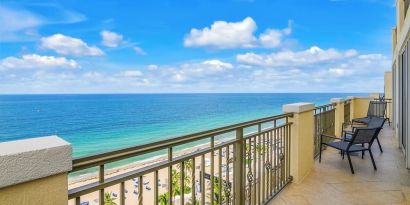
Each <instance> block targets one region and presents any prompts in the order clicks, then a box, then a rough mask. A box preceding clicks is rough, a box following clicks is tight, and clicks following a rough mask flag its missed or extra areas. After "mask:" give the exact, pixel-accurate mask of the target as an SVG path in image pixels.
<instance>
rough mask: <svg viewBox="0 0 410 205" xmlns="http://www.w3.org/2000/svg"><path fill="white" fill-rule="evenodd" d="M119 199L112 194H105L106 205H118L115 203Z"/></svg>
mask: <svg viewBox="0 0 410 205" xmlns="http://www.w3.org/2000/svg"><path fill="white" fill-rule="evenodd" d="M116 199H117V198H116V197H113V196H112V193H111V192H110V193H108V192H105V193H104V205H117V203H115V200H116Z"/></svg>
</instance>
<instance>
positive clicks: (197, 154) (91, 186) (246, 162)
mask: <svg viewBox="0 0 410 205" xmlns="http://www.w3.org/2000/svg"><path fill="white" fill-rule="evenodd" d="M289 117H292V114H282V115H277V116H272V117H267V118H262V119H258V120H253V121H248V122H244V123H239V124H235V125H230V126H226V127H221V128H217V129H213V130H208V131H204V132H199V133H195V134H189V135H185V136H181V137H177V138H173V139H168V140H163V141H159V142H155V143H149V144H145V145H139V146H134V147H129V148H125V149H120V150H115V151H110V152H105V153H101V154H95V155H91V156H87V157H81V158H77V159H74V160H73V170H72V171H71V174H73V173H74V174H75V173H78V172H81V171H84V170H86V169H89V168H93V167H94V168H95V167H98V173H96V175H95V180H94V181H85V182H84V181H83V182H82V183H80V184H79V185H78V186H74V187H72V185H71V188H70V189H69V191H68V199H69V204H76V205H80V204H81V203H83V202H89V203H90V204H93V203H94V204H100V205H103V204H105V203H106V202H107V201H114V202H115V203H116V204H118V205H124V204H125V203H126V202H127V204H128V203H132V204H139V205H142V204H238V205H239V204H253V205H257V204H266V203H267V202H268V201H269V200H270V199H272V198H273V197H274V196H275V195H276V194H277V193H279V191H280V190H282V189H283V188H284V187H285V186H286V185H287V184H288V183H289V182H290V181H291V180H292V177H291V176H290V143H291V142H290V134H291V133H290V132H291V131H290V130H291V125H292V123H291V122H289V121H288V119H289ZM247 131H248V132H247ZM181 146H188V147H191V148H190V149H180V150H178V147H181ZM192 147H195V148H196V149H193V148H192ZM187 150H188V151H187ZM158 151H164V152H165V153H166V154H165V155H164V156H163V160H157V161H155V162H153V163H146V164H143V163H140V162H136V164H140V165H141V166H140V167H136V168H131V169H129V170H127V171H123V172H121V171H118V172H114V174H107V173H108V172H107V167H108V166H107V165H108V164H109V163H113V162H114V163H115V162H118V161H120V160H124V159H130V158H134V157H138V156H142V155H146V154H148V153H154V152H158Z"/></svg>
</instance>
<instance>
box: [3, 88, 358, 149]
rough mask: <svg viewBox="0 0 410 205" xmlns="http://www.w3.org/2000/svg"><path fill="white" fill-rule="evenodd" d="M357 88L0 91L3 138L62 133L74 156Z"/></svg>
mask: <svg viewBox="0 0 410 205" xmlns="http://www.w3.org/2000/svg"><path fill="white" fill-rule="evenodd" d="M352 95H366V94H357V93H354V94H353V93H273V94H268V93H266V94H78V95H77V94H76V95H71V94H70V95H68V94H64V95H63V94H61V95H0V142H4V141H10V140H18V139H27V138H32V137H41V136H48V135H58V136H59V137H61V138H63V139H65V140H66V141H68V142H70V143H71V144H72V146H73V156H74V157H80V156H86V155H90V154H94V153H100V152H104V151H109V150H114V149H119V148H124V147H129V146H133V145H139V144H145V143H149V142H153V141H158V140H164V139H169V138H172V137H176V136H180V135H183V134H189V133H193V132H198V131H204V130H207V129H211V128H217V127H221V126H225V125H229V124H234V123H239V122H243V121H248V120H253V119H257V118H262V117H267V116H272V115H276V114H281V113H282V105H283V104H287V103H295V102H313V103H315V104H316V105H323V104H327V103H329V101H330V99H331V98H334V97H341V98H345V97H347V96H352Z"/></svg>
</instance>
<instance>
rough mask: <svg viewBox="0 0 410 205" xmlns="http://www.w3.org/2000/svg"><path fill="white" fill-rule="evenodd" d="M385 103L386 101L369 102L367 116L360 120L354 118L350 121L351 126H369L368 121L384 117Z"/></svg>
mask: <svg viewBox="0 0 410 205" xmlns="http://www.w3.org/2000/svg"><path fill="white" fill-rule="evenodd" d="M386 108H387V102H386V101H370V103H369V109H368V110H367V116H366V117H362V118H355V119H353V120H352V124H355V123H359V124H369V122H370V119H371V118H373V117H382V118H384V117H385V115H386Z"/></svg>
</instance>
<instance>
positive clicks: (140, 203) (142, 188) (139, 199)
mask: <svg viewBox="0 0 410 205" xmlns="http://www.w3.org/2000/svg"><path fill="white" fill-rule="evenodd" d="M143 191H144V180H143V176H142V175H141V176H140V177H139V180H138V192H139V193H138V205H142V204H143V201H142V200H143V198H142V197H143V196H142V194H143Z"/></svg>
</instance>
